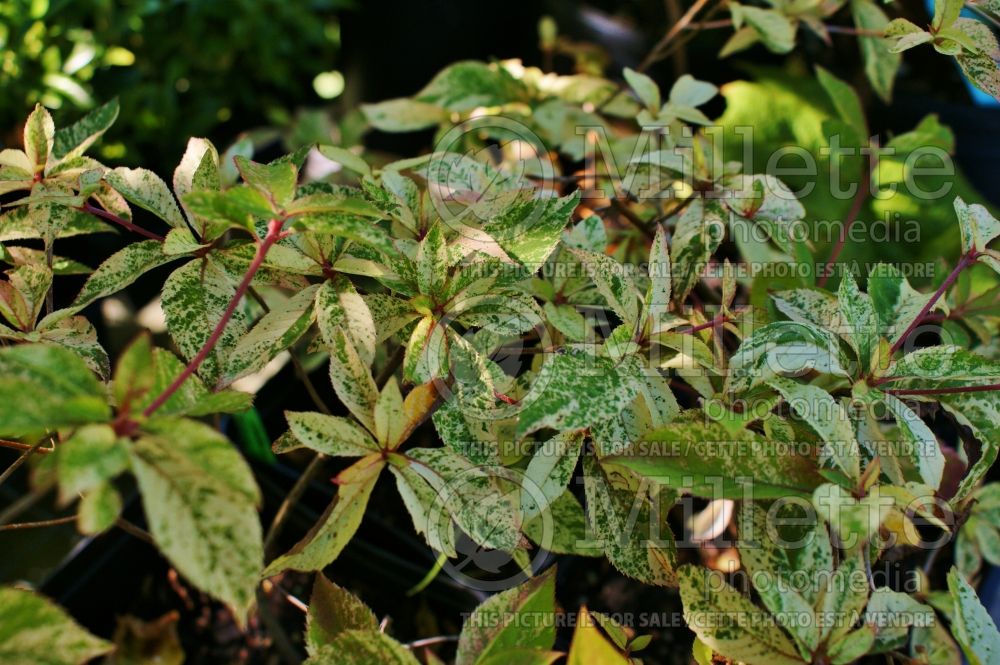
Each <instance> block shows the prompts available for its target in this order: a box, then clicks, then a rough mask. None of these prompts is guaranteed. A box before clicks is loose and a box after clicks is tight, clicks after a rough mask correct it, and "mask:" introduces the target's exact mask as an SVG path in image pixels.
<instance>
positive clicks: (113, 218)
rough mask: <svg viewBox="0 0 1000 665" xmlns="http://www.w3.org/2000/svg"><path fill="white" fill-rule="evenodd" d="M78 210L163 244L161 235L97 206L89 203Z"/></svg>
mask: <svg viewBox="0 0 1000 665" xmlns="http://www.w3.org/2000/svg"><path fill="white" fill-rule="evenodd" d="M77 209H78V210H80V211H81V212H89V213H90V214H91V215H94V216H95V217H100V218H101V219H106V220H108V221H109V222H114V223H115V224H118V225H119V226H122V227H124V228H126V229H128V230H129V231H132V232H134V233H138V234H139V235H141V236H146V237H147V238H149V239H150V240H156V241H158V242H163V240H164V238H163V236H161V235H157V234H156V233H153V232H152V231H147V230H146V229H144V228H142V227H141V226H137V225H135V224H133V223H132V222H130V221H128V220H127V219H122V218H121V217H119V216H118V215H116V214H114V213H110V212H108V211H107V210H102V209H101V208H98V207H97V206H94V205H91V204H89V203H84V204H83V205H82V206H80V207H79V208H77Z"/></svg>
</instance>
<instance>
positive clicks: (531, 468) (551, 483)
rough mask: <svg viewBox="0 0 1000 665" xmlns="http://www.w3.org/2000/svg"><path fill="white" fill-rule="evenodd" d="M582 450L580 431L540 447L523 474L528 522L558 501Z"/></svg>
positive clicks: (523, 502) (523, 509) (558, 437)
mask: <svg viewBox="0 0 1000 665" xmlns="http://www.w3.org/2000/svg"><path fill="white" fill-rule="evenodd" d="M582 447H583V434H582V433H581V432H567V433H562V434H557V435H556V436H554V437H552V438H551V439H549V440H548V441H543V442H541V443H539V444H538V448H537V449H536V450H535V454H534V455H532V456H531V461H530V462H528V467H527V468H526V469H525V471H524V487H523V488H522V491H521V511H522V512H523V513H524V519H525V520H529V519H531V518H532V517H534V516H536V515H538V514H539V513H540V512H542V511H543V510H545V508H546V507H547V506H548V505H549V504H550V503H552V502H553V501H555V500H556V499H557V498H559V496H560V495H562V493H563V491H564V490H565V489H566V486H567V485H568V484H569V481H570V478H571V477H572V475H573V470H574V469H576V463H577V461H578V460H579V459H580V450H581V448H582Z"/></svg>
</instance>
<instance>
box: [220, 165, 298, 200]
mask: <svg viewBox="0 0 1000 665" xmlns="http://www.w3.org/2000/svg"><path fill="white" fill-rule="evenodd" d="M234 159H235V161H236V168H237V169H239V171H240V176H242V177H243V182H245V183H247V184H248V185H250V186H251V187H253V188H254V189H256V190H257V191H259V192H260V193H261V194H263V195H264V196H265V197H266V198H267V199H268V200H270V201H272V202H273V203H274V205H275V206H277V207H279V208H283V207H284V206H286V205H288V204H289V203H290V202H291V200H292V198H293V197H294V196H295V185H296V182H297V181H298V178H299V170H298V169H297V168H296V167H295V164H293V163H292V162H290V161H282V160H276V161H274V162H271V163H270V164H260V163H258V162H254V161H251V160H249V159H247V158H246V157H243V156H242V155H237V156H236V157H235V158H234Z"/></svg>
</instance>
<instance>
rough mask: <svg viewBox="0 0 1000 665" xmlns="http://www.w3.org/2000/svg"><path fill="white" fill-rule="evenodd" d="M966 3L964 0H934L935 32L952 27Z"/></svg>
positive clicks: (933, 24) (933, 23)
mask: <svg viewBox="0 0 1000 665" xmlns="http://www.w3.org/2000/svg"><path fill="white" fill-rule="evenodd" d="M964 5H965V2H964V1H963V0H934V20H933V21H931V27H933V28H934V31H935V32H939V31H941V30H943V29H945V28H949V27H951V25H952V24H954V23H955V21H956V19H958V15H959V14H960V13H961V12H962V7H963V6H964Z"/></svg>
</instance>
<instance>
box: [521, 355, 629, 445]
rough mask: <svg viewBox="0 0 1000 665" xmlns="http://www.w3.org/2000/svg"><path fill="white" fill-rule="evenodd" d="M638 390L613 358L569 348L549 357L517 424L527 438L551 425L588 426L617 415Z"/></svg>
mask: <svg viewBox="0 0 1000 665" xmlns="http://www.w3.org/2000/svg"><path fill="white" fill-rule="evenodd" d="M637 390H638V386H636V384H635V382H634V381H633V380H632V379H631V377H628V376H623V375H622V373H621V372H619V367H618V366H617V365H616V364H615V363H614V362H612V361H611V360H610V359H609V358H598V357H593V356H588V355H587V354H586V353H584V352H579V351H567V352H565V353H559V354H555V355H553V356H551V357H549V358H548V359H547V360H546V362H545V364H544V365H543V366H542V369H541V371H540V372H539V374H538V377H537V378H536V379H535V383H534V384H533V388H532V391H531V392H530V393H529V394H528V396H526V397H525V399H524V400H523V404H524V408H523V409H522V410H521V417H520V420H519V421H518V424H517V434H518V436H519V437H523V436H525V435H527V434H530V433H531V432H534V431H537V430H539V429H542V428H543V427H549V428H552V429H556V430H560V431H565V430H573V429H584V428H587V427H590V426H591V425H594V424H596V423H599V422H602V421H605V420H608V419H610V418H613V417H614V416H617V415H618V414H619V413H620V412H621V411H622V409H625V408H626V407H627V406H628V405H629V404H630V403H631V401H632V400H633V399H634V398H635V396H636V393H637Z"/></svg>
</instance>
